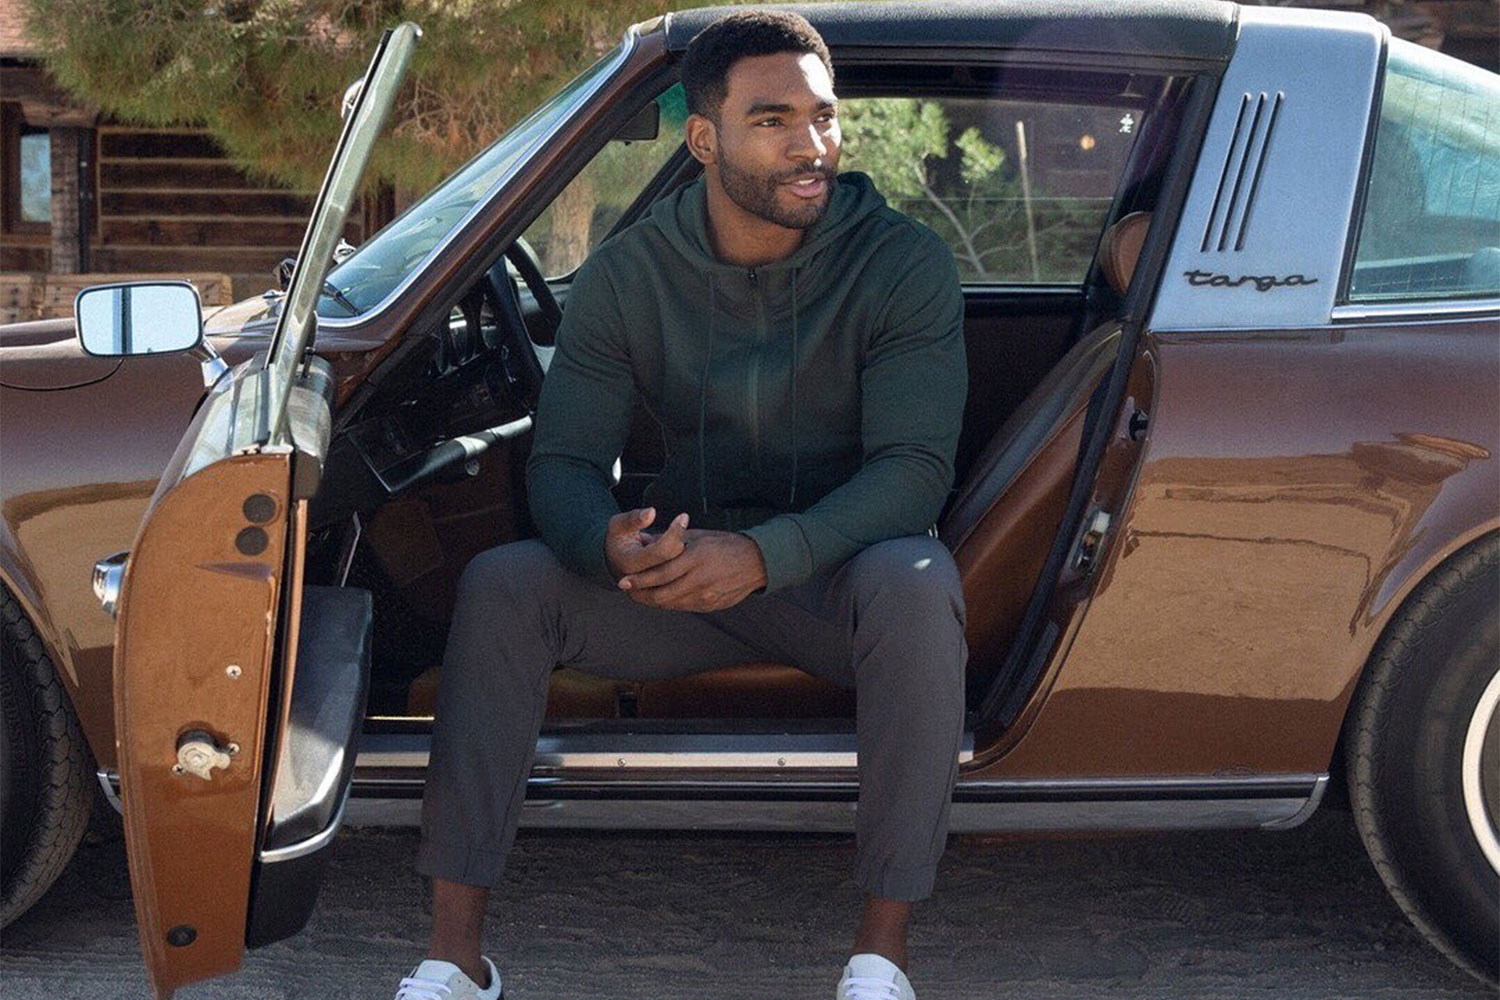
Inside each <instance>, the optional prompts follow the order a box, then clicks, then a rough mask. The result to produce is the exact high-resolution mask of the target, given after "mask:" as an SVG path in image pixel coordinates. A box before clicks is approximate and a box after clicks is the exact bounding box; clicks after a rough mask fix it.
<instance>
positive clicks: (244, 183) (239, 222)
mask: <svg viewBox="0 0 1500 1000" xmlns="http://www.w3.org/2000/svg"><path fill="white" fill-rule="evenodd" d="M332 146H333V139H330V141H329V149H330V155H331V151H332ZM97 148H98V152H99V155H98V173H97V183H96V190H97V191H98V226H97V236H96V237H95V242H94V245H93V250H92V265H93V266H92V268H91V270H94V271H136V272H140V271H149V272H159V273H170V272H176V271H217V272H222V273H225V274H228V275H230V276H231V277H232V278H233V280H234V286H235V297H236V298H244V297H246V296H249V295H254V294H256V293H257V292H259V291H262V290H264V289H265V288H269V287H273V286H274V284H275V282H274V279H273V278H272V277H271V269H272V268H273V267H275V265H276V263H277V262H278V261H280V260H281V259H282V258H283V257H290V256H292V255H294V254H296V252H297V249H298V247H299V246H300V245H301V242H302V233H303V230H304V229H305V228H306V226H307V219H308V216H309V214H311V212H312V203H313V199H314V195H313V194H311V193H308V192H297V191H287V190H284V189H277V188H274V187H270V186H268V185H266V184H264V183H260V182H256V181H252V180H250V179H249V178H248V177H246V176H245V174H244V173H243V172H242V171H240V170H239V169H238V168H237V167H236V166H235V165H234V164H233V163H231V162H230V161H229V160H227V159H226V158H225V157H224V154H223V152H222V150H220V149H219V147H218V145H217V144H216V143H215V142H214V140H213V139H212V138H211V137H210V136H209V135H208V134H207V133H206V132H205V131H203V130H202V129H193V128H173V129H167V128H151V129H146V128H138V127H134V126H128V125H118V124H104V125H101V126H99V129H98V145H97ZM352 216H353V217H352V218H351V219H350V221H349V224H348V226H347V227H346V229H345V239H347V240H349V242H351V243H355V244H358V243H359V242H360V241H361V240H362V239H363V238H364V233H365V230H366V222H367V219H366V213H363V212H359V211H356V212H354V213H352ZM370 231H371V232H373V229H371V230H370Z"/></svg>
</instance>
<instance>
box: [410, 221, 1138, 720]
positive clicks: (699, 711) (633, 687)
mask: <svg viewBox="0 0 1500 1000" xmlns="http://www.w3.org/2000/svg"><path fill="white" fill-rule="evenodd" d="M1150 219H1151V216H1150V214H1149V213H1146V212H1136V213H1133V214H1131V215H1127V216H1125V217H1124V218H1122V219H1120V220H1119V221H1118V222H1116V223H1115V224H1114V225H1113V226H1111V227H1110V228H1109V229H1108V230H1107V231H1106V232H1105V234H1104V237H1103V238H1102V239H1101V240H1100V241H1099V266H1100V269H1101V270H1102V271H1103V273H1104V276H1105V278H1106V280H1108V281H1109V283H1110V284H1111V285H1112V286H1113V287H1114V288H1115V290H1116V291H1117V292H1119V293H1120V294H1121V295H1123V294H1124V293H1125V291H1126V289H1127V288H1128V287H1129V285H1130V279H1131V276H1132V274H1133V273H1134V271H1135V265H1136V260H1137V259H1138V257H1139V256H1140V251H1141V245H1142V243H1143V242H1144V240H1145V236H1146V230H1147V228H1148V226H1149V225H1150ZM1119 337H1120V325H1119V323H1118V322H1117V321H1110V322H1107V323H1105V324H1103V325H1101V326H1100V327H1099V328H1097V329H1095V330H1094V331H1093V332H1092V333H1090V334H1089V335H1088V336H1086V337H1084V338H1083V339H1082V340H1080V341H1079V342H1078V343H1077V344H1075V345H1074V346H1073V348H1072V349H1071V350H1070V351H1068V353H1067V354H1066V355H1065V356H1064V357H1063V359H1062V360H1061V361H1060V362H1058V363H1057V365H1055V366H1054V367H1053V369H1052V370H1051V371H1050V372H1048V374H1047V377H1046V378H1045V379H1043V380H1042V382H1041V384H1040V385H1038V386H1037V387H1036V388H1035V389H1034V390H1032V392H1031V394H1030V395H1029V396H1027V397H1026V399H1025V401H1024V402H1023V403H1022V404H1021V406H1020V407H1019V408H1018V409H1017V410H1016V412H1015V413H1013V414H1011V416H1010V417H1009V418H1008V419H1007V420H1006V421H1005V423H1004V425H1002V426H1001V428H1000V430H999V431H998V432H996V434H995V436H994V437H993V438H991V439H990V442H989V444H988V445H987V446H986V447H985V449H984V451H983V452H981V453H980V455H979V457H978V459H976V460H975V462H974V465H973V467H972V468H971V469H970V470H969V473H968V475H967V477H966V478H965V480H964V483H963V485H962V487H961V488H960V489H959V491H958V493H957V495H956V496H955V498H954V500H953V502H952V503H951V504H950V505H949V508H948V512H947V514H946V516H945V517H944V518H943V523H942V524H941V525H940V526H939V532H938V534H939V537H940V538H941V539H942V540H943V542H944V544H946V545H947V546H948V548H949V549H950V550H951V551H952V552H953V556H954V560H955V561H956V562H957V564H958V569H959V573H960V575H961V577H962V580H963V588H964V599H965V602H966V603H967V605H968V631H967V637H968V642H969V670H970V672H971V673H979V672H987V671H988V670H990V669H992V668H993V667H994V666H995V664H996V662H997V661H998V659H999V658H1000V657H1002V656H1004V654H1005V650H1006V647H1007V646H1008V645H1009V643H1010V640H1011V636H1012V634H1013V633H1014V632H1015V630H1016V628H1017V626H1018V625H1019V624H1020V620H1021V616H1022V614H1023V613H1024V611H1025V608H1026V601H1027V599H1028V598H1029V597H1030V596H1031V591H1032V588H1033V587H1034V586H1035V584H1036V579H1037V577H1038V576H1039V575H1040V574H1041V569H1042V564H1043V563H1044V562H1045V561H1046V558H1047V551H1048V549H1050V548H1051V545H1052V540H1053V538H1054V537H1055V536H1056V534H1057V531H1058V528H1059V526H1060V525H1061V523H1062V516H1063V513H1064V510H1065V508H1066V506H1067V501H1068V492H1069V490H1070V488H1071V486H1072V482H1073V472H1074V469H1075V468H1076V466H1077V464H1078V450H1079V444H1080V442H1081V440H1082V436H1083V422H1084V416H1085V413H1086V411H1087V408H1088V401H1089V397H1090V396H1091V395H1092V394H1093V392H1094V390H1095V388H1097V387H1098V385H1099V383H1100V382H1101V381H1102V380H1103V378H1104V376H1105V374H1106V373H1107V372H1108V371H1109V368H1110V365H1111V364H1113V362H1114V358H1115V353H1116V350H1117V348H1118V346H1119ZM429 673H433V672H429ZM425 679H427V675H425V674H424V675H423V677H422V678H419V679H418V682H417V683H414V684H413V685H412V696H411V698H409V700H408V701H409V704H408V708H409V709H411V710H413V711H416V710H417V709H419V708H421V706H423V705H426V706H429V707H426V708H425V709H423V710H422V711H421V713H419V714H426V713H429V712H430V711H431V708H430V704H431V698H432V695H433V693H434V692H435V687H433V686H432V685H431V684H430V683H428V684H423V683H422V682H423V681H424V680H425ZM433 679H434V680H435V678H433ZM622 702H624V703H626V704H631V703H633V705H634V712H635V714H636V715H637V716H639V717H641V718H733V717H738V718H756V717H758V718H799V717H801V718H839V717H846V716H851V715H853V714H854V693H853V692H852V691H845V690H842V689H840V688H837V687H835V686H834V685H832V684H829V683H828V682H826V681H822V680H819V679H818V678H815V677H812V676H810V675H808V674H805V673H803V672H802V671H800V670H797V669H796V668H794V667H790V666H787V665H785V664H780V663H743V664H735V665H734V666H729V667H721V668H718V669H715V670H708V671H703V672H702V673H697V674H691V675H688V676H685V677H676V678H672V679H671V680H663V681H649V682H645V683H640V682H633V681H615V680H608V679H605V678H599V677H592V676H590V675H588V674H584V673H582V672H580V671H577V670H571V669H566V668H565V669H562V670H558V671H557V672H556V673H555V674H553V678H552V687H551V689H550V691H549V694H548V699H547V717H548V718H549V719H556V718H601V717H602V718H609V717H613V716H615V715H617V714H619V712H618V708H619V706H620V705H621V703H622Z"/></svg>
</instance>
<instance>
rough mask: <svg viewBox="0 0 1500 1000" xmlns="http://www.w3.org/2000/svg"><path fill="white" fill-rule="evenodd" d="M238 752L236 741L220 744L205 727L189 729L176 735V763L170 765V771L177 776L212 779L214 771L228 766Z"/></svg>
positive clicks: (238, 747)
mask: <svg viewBox="0 0 1500 1000" xmlns="http://www.w3.org/2000/svg"><path fill="white" fill-rule="evenodd" d="M239 752H240V746H239V744H238V743H229V744H226V745H224V746H220V745H219V741H218V740H216V739H214V735H213V733H210V732H208V731H207V730H205V729H189V730H188V731H187V732H185V733H183V734H182V735H181V736H179V737H177V763H175V764H173V765H172V773H173V774H175V775H177V776H178V777H181V776H182V775H184V774H191V775H195V776H196V777H199V778H202V779H203V780H204V781H212V780H213V777H214V771H216V770H222V769H223V768H226V767H228V766H229V762H230V760H231V759H232V758H234V757H235V756H236V755H237V754H238V753H239Z"/></svg>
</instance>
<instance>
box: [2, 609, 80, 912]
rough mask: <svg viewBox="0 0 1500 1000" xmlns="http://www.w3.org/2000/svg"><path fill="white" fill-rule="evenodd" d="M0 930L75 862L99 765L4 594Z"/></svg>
mask: <svg viewBox="0 0 1500 1000" xmlns="http://www.w3.org/2000/svg"><path fill="white" fill-rule="evenodd" d="M0 711H3V714H4V731H3V732H0V927H5V926H7V925H8V924H10V923H11V922H12V921H14V920H15V919H16V918H17V917H19V916H20V915H21V914H23V913H25V912H26V910H27V909H28V908H30V907H31V905H32V904H33V903H35V902H36V901H37V900H38V899H41V898H42V895H43V894H44V893H45V892H46V891H47V889H48V888H50V887H51V885H52V883H53V882H55V881H56V880H57V876H58V875H60V874H61V873H62V870H63V868H64V867H66V866H67V864H68V860H69V859H70V858H72V856H73V852H74V850H75V849H77V847H78V842H79V840H80V839H82V837H83V834H84V831H85V830H87V829H88V823H89V811H90V808H91V807H92V805H93V801H94V780H95V779H94V771H95V765H94V758H93V754H92V753H90V752H89V748H88V744H87V743H86V742H85V741H84V738H83V730H82V729H81V728H80V726H79V724H78V716H77V715H75V714H74V712H73V706H72V704H71V703H69V701H68V696H67V693H66V692H65V691H64V690H63V686H62V683H61V682H60V681H59V680H58V677H57V671H56V670H55V669H54V668H53V666H52V660H51V658H50V657H48V656H47V653H46V650H45V649H44V648H43V647H42V641H41V638H40V637H39V636H38V635H37V634H36V631H35V630H34V629H33V628H32V627H31V622H30V621H28V620H27V618H26V616H25V614H23V613H22V611H21V606H20V605H19V604H18V603H17V602H16V600H15V598H13V597H12V596H11V595H10V593H9V592H8V591H6V590H5V589H4V588H0Z"/></svg>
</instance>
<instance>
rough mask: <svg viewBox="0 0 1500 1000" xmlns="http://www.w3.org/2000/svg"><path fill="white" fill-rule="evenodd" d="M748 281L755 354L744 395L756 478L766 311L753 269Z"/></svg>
mask: <svg viewBox="0 0 1500 1000" xmlns="http://www.w3.org/2000/svg"><path fill="white" fill-rule="evenodd" d="M746 274H747V275H748V277H749V279H750V294H751V295H752V296H754V298H755V323H756V326H755V352H754V360H753V361H752V362H751V364H750V367H749V369H748V370H747V371H746V372H745V395H746V399H747V402H748V407H749V417H750V420H749V424H750V456H751V462H752V468H754V469H755V474H756V475H757V476H759V475H761V474H762V470H761V467H760V398H759V397H760V359H761V355H762V354H763V353H764V352H765V345H766V310H765V301H764V299H763V298H762V296H761V294H760V278H759V276H758V275H757V274H756V272H755V268H753V267H752V268H748V269H747V271H746Z"/></svg>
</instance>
